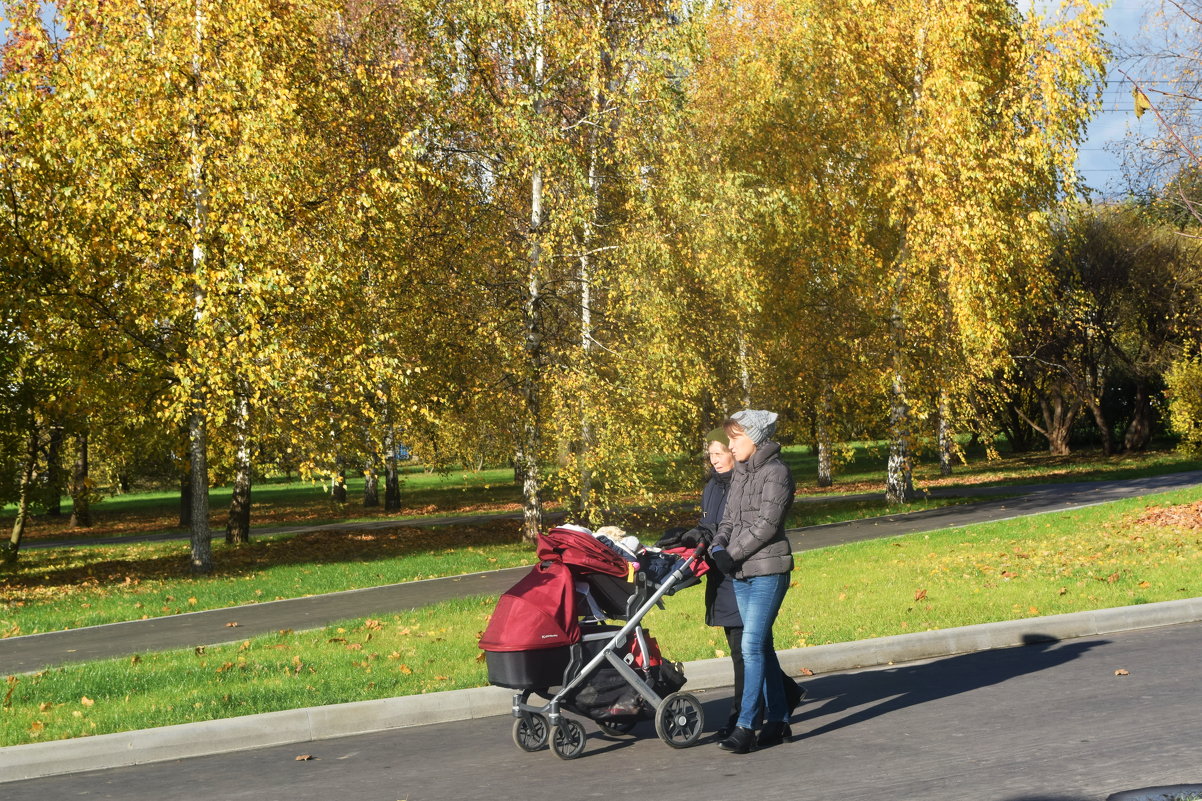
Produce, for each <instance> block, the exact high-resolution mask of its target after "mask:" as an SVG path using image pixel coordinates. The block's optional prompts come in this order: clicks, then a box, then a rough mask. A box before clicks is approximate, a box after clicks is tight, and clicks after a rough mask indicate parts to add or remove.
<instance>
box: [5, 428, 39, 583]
mask: <svg viewBox="0 0 1202 801" xmlns="http://www.w3.org/2000/svg"><path fill="white" fill-rule="evenodd" d="M27 443H28V444H27V446H26V449H25V461H24V463H23V464H22V465H21V489H20V495H19V496H18V497H17V517H16V519H14V520H13V530H12V534H11V535H10V536H9V538H8V542H6V543H5V544H4V548H3V551H2V555H3V558H2V559H0V562H3V563H4V564H14V563H16V561H17V555H18V554H19V553H20V551H21V539H22V538H23V537H24V536H25V526H26V524H27V523H28V522H29V501H30V497H29V496H30V493H31V492H32V491H33V471H34V468H35V467H36V466H37V462H38V428H37V425H36V424H35V423H33V422H30V424H29V439H28V440H27Z"/></svg>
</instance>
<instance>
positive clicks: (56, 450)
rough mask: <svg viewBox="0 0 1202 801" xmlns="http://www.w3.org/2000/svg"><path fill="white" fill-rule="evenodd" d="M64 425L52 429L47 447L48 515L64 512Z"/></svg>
mask: <svg viewBox="0 0 1202 801" xmlns="http://www.w3.org/2000/svg"><path fill="white" fill-rule="evenodd" d="M65 436H66V435H65V434H64V432H63V427H62V426H58V425H56V426H53V427H52V428H51V429H50V442H49V443H48V445H47V447H46V496H45V497H46V500H45V504H46V516H47V517H62V514H63V463H62V462H63V440H64V439H65Z"/></svg>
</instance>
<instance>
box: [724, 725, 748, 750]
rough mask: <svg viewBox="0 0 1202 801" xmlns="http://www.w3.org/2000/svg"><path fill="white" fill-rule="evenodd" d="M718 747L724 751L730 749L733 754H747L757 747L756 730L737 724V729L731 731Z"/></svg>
mask: <svg viewBox="0 0 1202 801" xmlns="http://www.w3.org/2000/svg"><path fill="white" fill-rule="evenodd" d="M718 747H719V748H721V749H722V750H723V751H730V752H731V753H732V754H746V753H747V752H748V751H750V750H751V749H752V748H754V747H755V732H753V731H752V730H751V729H745V728H743V727H742V726H735V730H734V731H732V732H731V733H730V736H729V737H727V738H726V739H725V740H723V741H722V742H720V743H718Z"/></svg>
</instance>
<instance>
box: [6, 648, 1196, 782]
mask: <svg viewBox="0 0 1202 801" xmlns="http://www.w3.org/2000/svg"><path fill="white" fill-rule="evenodd" d="M1199 654H1202V624H1184V625H1178V626H1167V627H1162V628H1155V629H1143V630H1139V631H1131V632H1123V633H1119V634H1112V635H1107V636H1105V637H1091V638H1081V639H1074V640H1067V641H1062V642H1056V643H1042V644H1038V645H1029V646H1025V647H1018V648H1009V649H1001V650H993V651H982V652H977V653H972V654H966V655H961V656H953V657H947V658H943V659H937V660H931V661H927V662H913V663H907V664H901V665H895V666H892V667H887V668H881V669H873V670H861V671H852V672H842V673H831V674H825V675H822V676H819V677H814V678H811V679H809V680H806V687H807V689H808V691H809V694H810V698H811V699H812V700H811V701H810V702H808V703H807V704H805V705H804V706H803V707H802V708H801V710H799V717H798V718H795V722H794V724H793V729H794V732H795V734H796V737H795V739H794V741H793V742H791V743H786V744H784V745H781V746H778V747H776V748H771V749H767V750H764V751H759V752H754V753H752V754H748V755H744V756H737V755H732V754H726V753H724V752H721V751H719V750H718V748H717V747H716V746H715V745H714V744H713V742H712V740H711V741H703V742H701V743H699V744H698V745H696V746H694V747H692V748H688V749H681V750H675V749H672V748H669V747H668V746H667V745H665V744H664V743H662V742H660V741H659V740H658V739H656V738H655V736H654V733H653V732H652V731H651V727H650V725H649V724H646V723H643V724H640V725H639V727H637V728H636V729H635V731H634V732H633V734H634V736H633V737H623V738H614V739H610V738H606V737H605V736H603V735H602V734H601V733H600V732H599V731H598V730H597V728H596V727H595V726H594V725H593V724H591V723H586V729H587V731H588V742H587V748H586V750H585V752H584V754H583V755H582V756H581V757H580V758H578V759H576V760H572V761H562V760H560V759H558V758H556V757H555V756H554V755H553V754H552V753H551V752H549V751H547V750H543V751H540V752H536V753H524V752H522V751H519V750H518V749H517V748H516V747H515V746H514V745H513V743H512V742H511V740H510V725H511V722H512V719H511V718H509V717H508V716H498V717H493V718H483V719H479V720H475V721H463V722H457V723H447V724H438V725H428V726H420V727H415V728H410V729H400V730H392V731H388V732H383V733H376V734H369V735H359V736H354V737H344V738H339V739H332V740H324V741H318V742H310V743H305V744H302V745H292V746H282V747H271V748H263V749H255V750H249V751H240V752H235V753H229V754H222V755H218V756H211V757H198V758H194V759H187V760H179V761H174V762H163V763H155V764H148V765H141V766H135V767H126V768H114V769H110V770H104V771H92V772H87V773H78V774H70V775H64V776H55V777H49V778H44V779H35V780H29V781H23V782H13V783H6V784H5V785H4V789H3V797H4V799H5V801H47V799H67V798H83V799H121V801H161V799H164V798H168V799H172V800H173V801H191V800H192V799H195V801H212V799H223V801H238V800H239V799H248V800H250V799H253V801H329V799H348V800H349V799H354V801H397V800H398V799H404V800H405V801H456V800H457V799H464V800H470V801H478V799H481V798H491V799H498V801H506V800H507V799H514V800H515V801H516V800H517V799H521V801H542V800H544V799H545V800H546V801H564V799H570V800H572V801H574V800H575V799H587V798H634V797H639V798H644V797H645V798H655V799H657V801H734V800H735V799H740V800H741V799H756V800H757V801H774V800H775V799H787V800H788V801H831V800H832V799H834V800H836V801H856V800H857V799H864V801H882V799H902V800H903V801H965V799H972V800H973V801H1102V799H1105V798H1106V797H1107V796H1108V795H1110V794H1111V793H1116V792H1120V791H1124V790H1131V789H1135V788H1142V787H1150V786H1158V785H1173V784H1188V783H1198V782H1200V781H1202V693H1199V692H1198V683H1199V673H1200V670H1202V668H1200V662H1199V659H1198V657H1199ZM1119 671H1122V672H1125V674H1124V675H1117V672H1119ZM686 689H687V687H686ZM728 695H729V690H719V691H711V692H706V693H702V694H700V697H701V698H702V700H703V702H704V703H705V707H706V717H707V720H708V721H711V722H710V723H709V724H708V725H707V728H710V729H712V728H713V721H718V720H722V719H724V712H725V709H726V704H727V702H728V701H727V697H728ZM301 756H308V757H310V758H309V759H304V760H298V757H301Z"/></svg>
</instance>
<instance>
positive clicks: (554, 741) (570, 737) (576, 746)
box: [551, 718, 584, 759]
mask: <svg viewBox="0 0 1202 801" xmlns="http://www.w3.org/2000/svg"><path fill="white" fill-rule="evenodd" d="M551 750H552V751H554V752H555V756H557V757H559V758H560V759H575V758H576V757H578V756H580V755H581V754H583V753H584V726H581V725H580V724H579V723H578V722H576V721H574V720H572V719H571V718H563V722H561V723H560V724H559V725H558V726H555V727H553V728H552V729H551Z"/></svg>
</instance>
